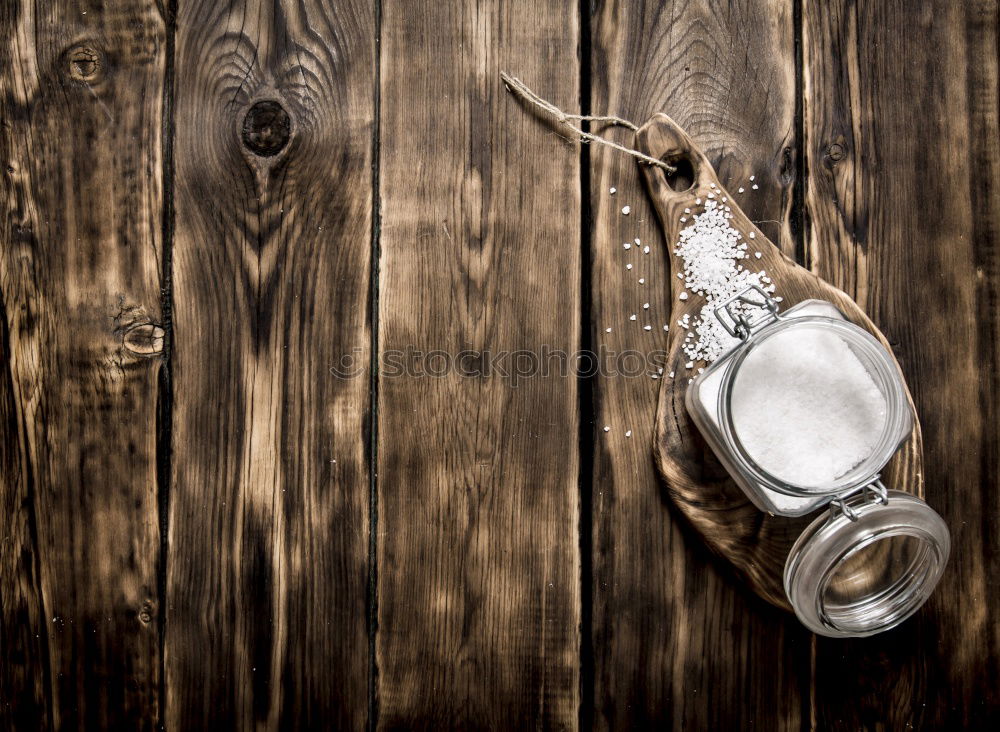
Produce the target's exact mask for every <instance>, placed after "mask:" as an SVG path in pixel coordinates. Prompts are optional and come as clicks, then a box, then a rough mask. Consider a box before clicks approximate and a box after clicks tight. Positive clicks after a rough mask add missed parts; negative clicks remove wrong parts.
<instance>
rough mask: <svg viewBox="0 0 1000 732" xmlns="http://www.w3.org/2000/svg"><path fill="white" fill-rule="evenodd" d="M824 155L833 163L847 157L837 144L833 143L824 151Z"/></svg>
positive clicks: (841, 146)
mask: <svg viewBox="0 0 1000 732" xmlns="http://www.w3.org/2000/svg"><path fill="white" fill-rule="evenodd" d="M826 155H827V157H828V158H830V160H832V161H833V162H835V163H836V162H839V161H841V160H843V159H844V158H845V157H846V156H847V151H846V150H845V149H844V146H843V145H841V144H840V143H839V142H835V143H833V144H832V145H830V147H828V148H827V149H826Z"/></svg>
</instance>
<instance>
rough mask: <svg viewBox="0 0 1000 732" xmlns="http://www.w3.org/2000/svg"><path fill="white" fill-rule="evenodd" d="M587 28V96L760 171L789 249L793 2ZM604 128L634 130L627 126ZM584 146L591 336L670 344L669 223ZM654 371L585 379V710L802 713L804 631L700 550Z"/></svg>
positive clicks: (759, 211) (631, 176)
mask: <svg viewBox="0 0 1000 732" xmlns="http://www.w3.org/2000/svg"><path fill="white" fill-rule="evenodd" d="M592 27H593V31H592V45H593V50H592V54H591V62H590V64H591V74H592V89H593V94H592V100H591V109H592V110H593V111H594V113H595V114H601V113H605V112H609V113H614V114H619V115H621V116H624V117H626V118H628V119H631V120H633V121H636V122H638V123H641V122H643V121H644V120H646V119H648V118H649V117H650V116H652V115H653V114H655V113H657V112H668V113H669V114H670V115H672V116H673V117H674V118H675V119H677V120H678V121H680V122H681V123H682V124H684V125H685V127H686V129H687V130H688V131H689V132H690V133H691V135H692V137H693V138H694V140H695V141H696V142H697V144H699V145H700V146H701V147H702V149H704V151H705V152H706V154H707V155H708V157H709V159H710V161H711V162H712V164H713V165H714V166H715V167H716V169H717V170H719V172H720V178H721V179H722V181H723V182H724V183H725V184H727V185H728V184H730V183H732V182H736V181H745V180H746V179H747V177H748V176H749V175H756V179H757V182H758V183H759V185H760V188H759V190H758V191H756V192H754V194H753V196H748V197H747V199H746V201H745V202H744V204H743V205H744V206H745V207H746V211H747V213H748V215H749V216H750V217H751V218H752V219H753V220H755V221H756V222H757V224H758V226H759V227H760V230H762V231H764V232H766V233H767V234H768V235H769V236H770V237H772V238H773V239H774V240H775V241H777V242H780V243H781V244H782V247H783V248H784V250H785V251H786V252H788V253H792V252H794V250H795V237H794V233H793V231H792V228H791V224H792V222H793V219H794V215H793V212H792V209H791V207H792V203H793V199H794V192H795V187H796V186H797V185H798V182H797V181H796V170H795V154H796V153H795V150H796V145H797V142H796V139H795V121H794V112H795V78H794V68H795V66H794V51H793V43H794V28H793V14H792V3H791V2H783V1H775V0H765V1H755V2H740V3H735V4H732V3H722V2H679V1H673V2H663V3H658V2H646V3H642V2H635V3H632V2H602V3H600V4H599V6H598V8H597V12H596V13H595V15H594V17H593V21H592ZM737 89H738V90H739V91H738V93H737V92H736V91H735V90H737ZM606 132H607V134H608V136H609V137H612V138H613V139H615V140H617V141H618V142H620V143H623V144H629V145H632V144H634V138H633V135H632V134H631V133H629V132H626V131H619V132H616V131H612V130H608V131H606ZM591 156H592V161H593V162H592V166H591V171H592V172H591V179H592V185H591V190H590V196H591V198H590V200H591V207H592V211H593V217H594V229H593V239H592V245H591V256H592V262H593V265H592V266H593V274H592V281H593V284H592V305H591V323H590V328H591V333H592V334H593V335H592V338H593V344H594V348H595V349H601V348H604V347H607V348H608V349H610V350H611V351H612V352H616V353H623V352H625V351H626V349H638V350H640V351H642V352H644V353H648V352H651V351H655V350H661V351H664V350H665V347H666V341H667V334H666V333H664V332H663V330H662V326H663V324H665V323H668V322H675V321H676V318H675V317H673V316H672V314H671V303H670V297H671V295H670V293H671V290H670V281H671V278H672V277H673V275H672V274H671V272H670V266H669V260H668V256H667V251H668V250H667V247H668V246H669V245H670V244H671V243H672V242H669V241H666V240H664V238H663V235H662V234H661V231H660V227H659V226H658V222H657V219H656V214H655V210H654V208H653V206H652V205H651V204H650V202H649V199H648V197H647V195H646V192H645V189H644V185H643V179H642V173H641V172H640V169H639V168H638V167H637V166H636V164H635V162H634V161H633V160H632V159H631V158H627V157H625V156H622V155H620V154H619V153H615V152H605V151H603V150H602V149H601V148H599V147H597V146H592V149H591ZM612 186H614V187H616V188H617V193H616V194H615V195H614V196H610V195H609V193H608V191H609V189H610V188H611V187H612ZM625 204H629V205H631V207H632V212H631V214H630V215H629V216H627V217H626V216H622V215H621V212H620V211H621V207H622V206H623V205H625ZM636 236H638V237H639V238H640V240H641V241H642V242H643V244H649V245H650V246H651V252H650V254H649V255H643V254H637V253H636V250H635V249H631V250H628V251H626V250H625V249H624V248H623V246H622V243H623V242H626V241H632V239H633V238H634V237H636ZM627 262H632V263H634V268H633V270H631V271H627V270H625V264H626V263H627ZM640 277H641V278H643V279H645V280H646V281H645V283H643V284H642V285H640V284H639V283H638V279H639V278H640ZM646 302H649V303H650V310H649V311H644V310H643V309H642V306H643V304H644V303H646ZM632 313H637V314H639V315H640V317H644V316H645V315H646V314H647V313H649V314H650V318H649V322H651V323H652V324H653V326H654V327H653V330H651V331H650V332H649V333H645V332H644V331H642V329H641V326H642V324H643V323H644V322H645V321H644V320H643V321H637V322H636V323H632V322H631V321H629V320H628V317H629V315H630V314H632ZM608 327H611V328H612V332H611V333H606V329H607V328H608ZM663 355H665V354H663ZM663 355H661V356H660V357H659V358H660V361H661V365H662V360H663ZM653 371H654V373H655V369H653ZM668 371H669V369H668ZM659 385H660V381H659V380H654V379H652V378H650V376H648V375H646V374H643V375H642V376H641V377H639V378H625V377H623V376H617V377H614V378H600V379H597V380H596V381H595V383H594V403H595V407H594V413H595V424H594V428H595V435H596V437H595V449H594V453H593V458H592V470H593V633H592V651H593V657H594V706H595V715H594V721H595V726H596V727H597V728H599V729H636V728H639V729H643V728H645V729H654V728H655V729H663V728H673V729H730V728H733V727H749V726H750V725H754V726H757V727H760V728H762V729H798V728H800V727H801V725H802V718H801V713H802V705H803V699H806V698H808V694H809V685H808V670H809V668H808V662H809V655H808V654H809V648H808V637H809V636H808V634H807V633H805V631H804V630H803V629H802V628H801V626H799V624H798V623H797V622H796V621H795V620H794V619H792V618H789V617H786V616H785V615H784V614H783V613H780V612H778V611H776V610H774V609H773V608H770V607H769V606H768V605H766V604H765V603H763V602H761V601H759V600H758V599H756V598H755V597H753V595H751V594H750V593H749V592H747V591H746V589H744V588H742V587H741V586H740V585H739V583H738V582H736V581H735V578H734V576H733V573H732V572H731V571H729V570H728V569H727V567H726V566H725V563H723V562H717V561H710V560H711V557H710V556H709V553H708V552H707V551H706V550H705V547H704V544H703V541H702V539H701V537H700V536H698V535H697V534H696V533H695V532H693V531H691V530H690V528H689V526H688V524H687V522H686V520H684V518H683V516H679V515H678V513H677V511H676V510H675V509H674V508H673V507H672V506H671V505H670V502H669V501H668V499H667V491H666V489H665V487H664V484H663V483H662V481H661V480H660V479H659V478H658V476H657V472H656V467H655V465H654V461H653V451H652V445H653V432H654V425H655V419H654V417H655V413H656V404H657V392H658V388H659ZM604 425H608V426H610V427H611V431H610V432H608V433H607V434H605V433H604V432H603V426H604ZM627 429H631V430H632V437H631V438H625V437H624V432H625V430H627ZM762 668H767V669H769V672H768V673H766V674H761V673H760V669H762Z"/></svg>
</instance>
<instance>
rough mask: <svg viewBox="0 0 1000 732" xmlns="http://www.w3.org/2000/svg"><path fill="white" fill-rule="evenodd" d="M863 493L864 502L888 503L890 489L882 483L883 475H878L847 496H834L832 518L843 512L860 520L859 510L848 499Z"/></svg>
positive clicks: (831, 510)
mask: <svg viewBox="0 0 1000 732" xmlns="http://www.w3.org/2000/svg"><path fill="white" fill-rule="evenodd" d="M858 494H861V495H863V496H864V503H865V504H869V503H881V504H882V505H887V504H888V503H889V491H888V490H887V489H886V487H885V485H884V484H883V483H882V480H881V476H878V475H876V476H875V477H874V478H872V480H871V482H870V483H867V484H866V485H864V486H862V487H861V489H860V490H857V491H854V492H853V493H849V494H847V495H846V496H840V497H838V498H834V499H833V500H832V501H830V503H829V506H830V518H831V519H835V518H836V517H837V514H838V513H842V514H843V515H844V516H846V517H847V518H848V519H849V520H851V521H857V520H858V512H857V511H856V510H854V508H852V507H851V506H850V504H848V502H847V501H848V499H849V498H853V497H854V496H856V495H858Z"/></svg>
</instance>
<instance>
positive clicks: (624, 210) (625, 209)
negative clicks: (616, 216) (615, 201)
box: [622, 206, 632, 216]
mask: <svg viewBox="0 0 1000 732" xmlns="http://www.w3.org/2000/svg"><path fill="white" fill-rule="evenodd" d="M630 213H632V207H631V206H622V214H623V215H624V216H628V215H629V214H630Z"/></svg>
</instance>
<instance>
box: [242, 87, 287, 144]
mask: <svg viewBox="0 0 1000 732" xmlns="http://www.w3.org/2000/svg"><path fill="white" fill-rule="evenodd" d="M291 134H292V120H291V118H290V117H289V116H288V112H286V111H285V110H284V108H283V107H282V106H281V105H280V104H278V103H277V102H275V101H272V100H264V101H261V102H257V103H256V104H254V105H253V106H252V107H250V109H249V110H248V111H247V116H246V117H244V118H243V144H244V145H246V146H247V149H249V150H250V152H252V153H253V154H254V155H260V156H261V157H265V158H269V157H271V156H272V155H277V154H278V153H279V152H281V151H282V150H283V149H284V147H285V145H287V144H288V138H289V137H291Z"/></svg>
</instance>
